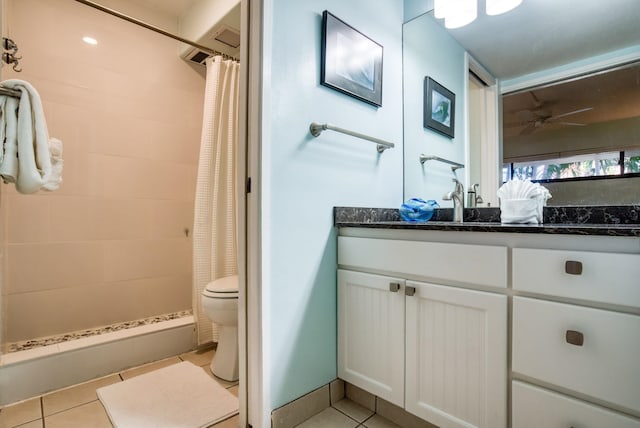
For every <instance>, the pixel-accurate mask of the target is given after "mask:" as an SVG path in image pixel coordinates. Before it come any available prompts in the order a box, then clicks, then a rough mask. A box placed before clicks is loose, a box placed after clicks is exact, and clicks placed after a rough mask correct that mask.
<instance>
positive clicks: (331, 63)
mask: <svg viewBox="0 0 640 428" xmlns="http://www.w3.org/2000/svg"><path fill="white" fill-rule="evenodd" d="M320 83H321V84H322V85H324V86H327V87H329V88H332V89H335V90H336V91H340V92H342V93H344V94H347V95H350V96H352V97H354V98H357V99H359V100H362V101H364V102H366V103H369V104H372V105H375V106H382V46H381V45H379V44H378V43H376V42H374V41H373V40H371V39H370V38H368V37H367V36H365V35H364V34H362V33H361V32H359V31H358V30H356V29H355V28H353V27H351V26H349V25H348V24H346V23H344V22H343V21H341V20H340V19H338V18H336V17H335V16H334V15H332V14H331V13H329V12H328V11H326V10H325V11H324V12H323V13H322V65H321V70H320Z"/></svg>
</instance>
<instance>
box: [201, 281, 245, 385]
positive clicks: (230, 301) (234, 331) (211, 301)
mask: <svg viewBox="0 0 640 428" xmlns="http://www.w3.org/2000/svg"><path fill="white" fill-rule="evenodd" d="M201 302H202V309H203V310H204V313H205V314H206V315H207V317H208V318H209V319H210V320H211V321H212V322H214V323H215V324H216V325H217V326H218V347H217V349H216V353H215V355H214V357H213V360H211V372H212V373H213V374H214V375H216V376H217V377H219V378H221V379H224V380H227V381H231V382H233V381H236V380H238V276H237V275H235V276H228V277H225V278H220V279H217V280H215V281H212V282H210V283H208V284H207V287H206V288H205V289H204V290H203V291H202V295H201Z"/></svg>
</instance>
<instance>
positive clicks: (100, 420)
mask: <svg viewBox="0 0 640 428" xmlns="http://www.w3.org/2000/svg"><path fill="white" fill-rule="evenodd" d="M214 353H215V349H211V348H210V349H206V350H202V351H193V352H189V353H186V354H182V355H179V356H176V357H172V358H167V359H165V360H161V361H156V362H154V363H150V364H146V365H143V366H140V367H135V368H132V369H128V370H125V371H123V372H121V373H118V374H113V375H110V376H106V377H103V378H100V379H96V380H93V381H89V382H86V383H82V384H79V385H75V386H72V387H69V388H65V389H62V390H59V391H54V392H50V393H48V394H45V395H42V396H40V397H36V398H32V399H30V400H26V401H23V402H20V403H17V404H14V405H10V406H7V407H5V408H3V409H1V410H0V428H14V427H20V428H45V427H46V428H85V427H92V428H102V427H104V428H112V425H111V422H110V421H109V417H108V416H107V413H106V412H105V410H104V407H103V406H102V404H101V403H100V401H99V400H98V396H97V395H96V389H97V388H100V387H102V386H106V385H110V384H112V383H116V382H121V381H123V380H126V379H129V378H132V377H134V376H137V375H140V374H143V373H147V372H150V371H153V370H156V369H159V368H162V367H166V366H168V365H171V364H176V363H179V362H181V361H190V362H192V363H193V364H195V365H197V366H200V367H202V369H203V370H204V371H205V372H207V374H209V375H211V376H212V377H213V375H212V374H211V372H210V371H209V363H210V362H211V358H212V357H213V355H214ZM213 378H214V379H215V380H216V381H218V383H220V384H221V385H222V386H224V387H225V388H227V389H228V390H229V392H231V393H233V394H234V395H235V396H237V395H238V382H227V381H224V380H222V379H218V378H215V377H213ZM238 425H239V418H238V416H234V417H232V418H230V419H227V420H224V421H222V422H219V423H217V424H215V425H213V427H215V428H236V427H238Z"/></svg>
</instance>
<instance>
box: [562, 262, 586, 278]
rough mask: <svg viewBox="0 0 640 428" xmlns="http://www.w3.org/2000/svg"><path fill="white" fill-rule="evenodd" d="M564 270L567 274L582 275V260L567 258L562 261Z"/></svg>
mask: <svg viewBox="0 0 640 428" xmlns="http://www.w3.org/2000/svg"><path fill="white" fill-rule="evenodd" d="M564 271H565V272H566V273H568V274H569V275H582V262H578V261H575V260H567V261H566V262H565V263H564Z"/></svg>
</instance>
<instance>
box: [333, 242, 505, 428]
mask: <svg viewBox="0 0 640 428" xmlns="http://www.w3.org/2000/svg"><path fill="white" fill-rule="evenodd" d="M460 260H462V261H464V266H461V265H459V262H460ZM338 263H339V265H340V267H341V269H339V270H338V376H339V377H340V378H342V379H344V380H345V381H347V382H350V383H352V384H354V385H356V386H359V387H361V388H363V389H365V390H367V391H369V392H371V393H373V394H375V395H377V396H379V397H381V398H383V399H385V400H387V401H389V402H391V403H393V404H396V405H398V406H400V407H403V408H405V409H406V410H407V411H409V412H411V413H413V414H415V415H417V416H419V417H421V418H423V419H425V420H428V421H429V422H431V423H433V424H436V425H438V426H449V427H468V426H478V427H496V428H499V427H506V425H507V296H506V295H505V289H506V284H507V270H506V267H507V251H506V248H505V247H501V246H481V245H460V244H447V243H431V242H411V241H388V240H384V239H366V238H354V237H340V238H339V240H338ZM463 267H464V268H463Z"/></svg>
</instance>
